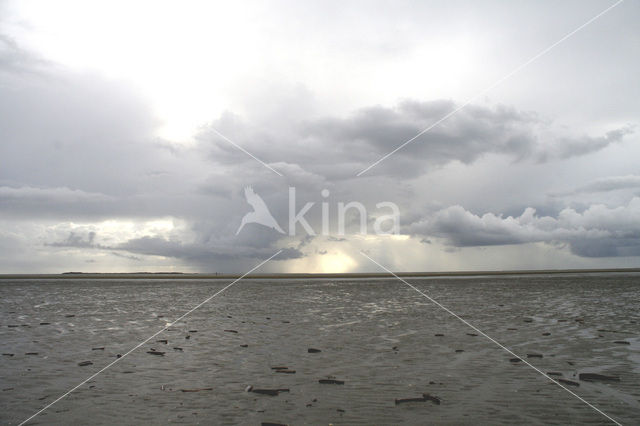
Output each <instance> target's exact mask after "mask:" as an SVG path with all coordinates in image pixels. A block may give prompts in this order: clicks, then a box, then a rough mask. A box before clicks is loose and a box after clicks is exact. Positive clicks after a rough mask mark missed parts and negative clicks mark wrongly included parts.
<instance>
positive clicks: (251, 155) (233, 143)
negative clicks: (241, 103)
mask: <svg viewBox="0 0 640 426" xmlns="http://www.w3.org/2000/svg"><path fill="white" fill-rule="evenodd" d="M210 128H211V130H213V131H214V133H215V134H216V135H218V136H220V137H221V138H222V139H224V140H225V141H227V142H229V143H230V144H231V145H233V146H235V147H236V148H238V149H239V150H240V151H242V152H244V153H245V154H247V155H248V156H249V157H251V158H253V159H254V160H256V161H257V162H258V163H260V164H262V165H263V166H265V167H266V168H267V169H269V170H271V171H272V172H273V173H275V174H277V175H278V176H282V173H280V172H279V171H277V170H276V169H274V168H273V167H271V166H270V165H268V164H267V163H265V162H264V161H262V160H261V159H259V158H258V157H256V156H255V155H253V154H252V153H250V152H249V151H247V150H246V149H244V148H243V147H241V146H240V145H238V144H237V143H235V142H234V141H232V140H231V139H229V138H228V137H226V136H225V135H223V134H222V133H220V132H219V131H218V130H217V129H215V128H214V127H210Z"/></svg>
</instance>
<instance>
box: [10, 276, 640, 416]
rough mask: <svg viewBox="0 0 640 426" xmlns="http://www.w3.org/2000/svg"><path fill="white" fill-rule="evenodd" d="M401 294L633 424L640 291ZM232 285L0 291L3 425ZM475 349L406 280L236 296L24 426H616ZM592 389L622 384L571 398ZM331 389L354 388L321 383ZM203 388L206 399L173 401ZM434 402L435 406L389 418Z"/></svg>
mask: <svg viewBox="0 0 640 426" xmlns="http://www.w3.org/2000/svg"><path fill="white" fill-rule="evenodd" d="M407 281H409V282H410V283H411V284H412V285H414V286H416V288H418V289H420V290H421V291H423V292H425V293H426V294H428V295H430V296H431V297H433V298H434V299H436V300H437V301H439V302H440V303H442V304H443V305H444V306H446V307H447V308H449V309H451V310H452V311H453V312H455V313H457V314H459V315H460V316H461V317H462V318H464V319H465V320H466V321H468V322H470V323H471V324H473V325H475V326H476V327H478V328H479V329H481V330H482V331H483V332H485V333H487V334H488V335H489V336H491V337H492V338H494V339H495V340H496V341H498V342H500V343H501V344H503V345H505V346H506V347H508V348H510V349H511V350H512V351H513V352H515V353H516V354H518V355H520V356H522V357H524V358H525V359H526V360H527V361H528V362H530V363H531V364H532V365H534V366H535V367H537V368H539V369H540V370H541V371H544V372H548V371H553V372H560V373H562V374H563V376H562V377H563V378H565V379H569V380H572V381H575V382H578V383H579V385H580V386H579V387H572V386H569V388H570V390H571V391H573V392H575V393H576V394H578V395H579V396H580V397H582V398H584V399H585V400H586V401H589V402H590V403H592V404H594V405H595V406H597V407H598V408H599V409H601V410H602V411H604V412H605V413H606V414H607V415H609V416H611V417H613V418H614V419H616V420H617V421H619V422H621V423H623V424H638V423H640V332H639V331H640V327H639V324H640V275H638V274H583V275H577V276H576V275H555V276H552V275H541V276H501V277H474V278H432V279H408V280H407ZM228 283H229V281H222V280H220V281H219V280H48V281H43V280H24V281H23V280H15V281H3V282H1V283H0V298H1V302H0V346H1V352H2V353H13V354H14V356H7V355H3V356H2V357H0V388H1V389H0V421H1V422H2V424H18V423H20V422H21V421H23V420H25V419H26V418H28V417H29V416H31V415H32V414H34V413H35V412H36V411H38V410H39V409H41V408H42V407H44V406H46V405H47V404H48V403H51V402H52V401H54V400H55V399H56V398H58V397H59V396H60V395H62V394H63V393H65V392H66V391H68V390H69V389H71V388H72V387H74V386H75V385H77V384H78V383H80V382H82V381H83V380H85V379H86V378H87V377H89V376H90V375H91V374H93V373H94V372H97V371H98V370H100V369H101V368H103V367H104V366H106V365H107V364H109V363H110V362H112V361H114V360H116V359H117V358H116V355H117V354H125V353H126V352H127V351H129V350H130V349H131V348H132V347H134V346H135V345H137V344H138V343H140V342H142V341H143V340H145V339H146V338H148V337H149V336H151V335H153V334H154V333H156V332H157V331H159V330H161V329H162V328H163V327H165V326H166V324H167V323H168V322H170V321H172V320H173V319H175V318H177V317H179V316H181V315H182V314H183V313H185V312H186V311H188V310H189V309H191V308H193V307H194V306H195V305H197V304H198V303H200V302H201V301H203V300H205V299H206V298H207V297H209V296H210V295H212V294H214V293H215V292H216V291H217V290H219V289H221V288H223V287H224V286H225V285H227V284H228ZM67 315H75V316H73V317H67ZM576 319H582V320H583V321H576ZM525 321H527V322H525ZM45 322H48V323H50V324H48V325H40V323H45ZM15 325H17V327H9V326H15ZM510 328H515V329H516V330H509V329H510ZM229 329H232V330H236V331H237V333H232V332H225V331H224V330H229ZM189 330H197V332H189ZM598 330H612V331H598ZM613 331H615V332H613ZM467 333H476V334H477V332H476V331H474V330H472V329H471V328H469V327H468V326H466V325H464V324H463V323H462V322H461V321H460V320H459V319H457V318H455V317H453V316H452V315H451V314H449V313H447V312H445V311H444V310H443V309H441V308H440V307H438V306H436V305H434V304H433V303H432V302H430V301H429V300H427V299H425V298H424V297H422V296H420V295H419V294H418V293H417V292H416V291H415V290H413V289H411V288H409V287H408V286H406V285H405V284H403V283H402V282H400V281H398V280H291V281H268V280H242V281H240V282H238V283H237V284H235V285H234V286H232V287H230V288H229V289H228V290H226V291H225V292H224V293H222V294H220V295H219V296H217V297H216V298H214V299H212V300H211V301H210V302H209V303H207V304H205V305H203V306H202V307H201V308H199V309H198V310H196V311H194V312H193V313H191V314H190V315H189V316H188V317H186V318H185V319H184V320H183V321H181V322H180V323H178V324H175V325H173V326H171V327H170V328H169V329H168V330H167V331H165V332H163V333H161V334H159V335H158V336H156V337H154V338H153V339H152V340H151V341H149V342H148V343H147V344H144V345H142V346H141V347H140V348H139V349H137V350H136V351H134V352H132V353H131V354H130V355H128V356H126V357H124V358H120V360H119V361H118V362H117V363H115V364H114V365H113V366H111V367H110V368H108V369H107V370H105V371H104V372H103V373H101V374H100V375H98V376H97V377H95V378H94V379H92V380H90V381H89V382H87V383H86V384H84V385H83V386H81V387H80V388H78V389H77V390H76V391H75V392H73V393H71V394H70V395H69V396H68V397H66V398H64V399H62V400H60V401H59V402H58V403H56V404H55V405H53V406H51V407H50V408H49V409H47V410H46V411H44V412H43V413H42V414H40V415H39V416H38V417H36V418H34V419H33V420H32V421H31V422H30V423H29V424H60V425H62V424H88V423H91V424H114V423H119V424H141V423H145V424H166V423H178V424H198V423H201V424H250V425H251V424H252V425H255V424H260V423H261V422H279V423H288V424H329V423H333V424H372V423H375V424H398V423H403V422H404V423H410V424H425V423H429V424H431V423H436V424H478V423H480V424H514V423H525V424H540V423H546V424H577V423H580V424H585V423H586V424H601V423H602V424H606V423H610V422H609V421H608V420H607V419H606V418H605V417H604V416H603V415H601V414H599V413H597V412H596V411H595V410H594V409H592V408H590V407H589V406H587V405H586V404H585V403H584V402H582V401H580V400H579V399H578V398H576V397H575V396H573V395H571V394H569V393H568V392H567V391H565V390H563V389H562V388H560V387H559V386H558V385H556V384H554V383H552V382H551V381H550V380H549V379H547V378H545V377H543V376H542V375H541V374H539V373H538V372H536V371H534V370H533V369H532V368H530V367H529V366H527V365H524V364H523V363H522V362H519V363H512V362H510V358H513V355H510V354H508V353H507V352H506V351H505V350H503V349H501V348H499V347H498V346H497V345H496V344H495V343H493V342H491V341H490V340H489V339H487V338H486V337H484V336H481V335H478V336H471V335H469V334H467ZM543 333H550V335H548V336H545V335H543ZM435 334H444V336H441V337H439V336H435ZM186 336H190V338H189V339H186V338H185V337H186ZM160 339H167V340H168V343H167V344H164V343H162V342H157V340H160ZM614 341H627V342H629V343H630V344H629V345H624V344H617V343H614ZM241 345H248V346H247V347H242V346H241ZM100 347H104V350H92V348H100ZM174 347H180V348H182V351H178V350H174V349H173V348H174ZM394 347H395V348H396V349H395V350H394ZM151 348H154V349H156V350H158V351H163V352H166V353H165V355H164V356H156V355H151V354H148V353H147V351H148V350H150V349H151ZM308 348H317V349H320V350H321V351H322V352H320V353H308V352H307V349H308ZM460 349H461V350H463V351H464V352H456V350H460ZM28 352H37V353H38V354H37V355H25V354H26V353H28ZM528 353H535V354H542V355H543V358H526V354H528ZM82 361H91V362H93V364H92V365H88V366H84V367H80V366H78V363H80V362H82ZM273 366H287V367H289V369H292V370H295V371H296V373H295V374H282V373H276V372H274V370H272V369H271V367H273ZM584 372H595V373H601V374H607V375H615V376H619V377H620V381H619V382H586V381H579V380H578V378H577V374H578V373H584ZM329 376H331V377H335V378H336V379H338V380H344V381H345V383H344V384H343V385H336V384H320V383H319V382H318V380H319V379H323V378H327V377H329ZM248 385H252V386H254V387H255V388H288V389H290V391H289V392H283V393H280V394H279V395H278V396H268V395H260V394H256V393H253V392H245V388H246V387H247V386H248ZM197 388H211V390H203V391H200V392H182V391H181V390H182V389H197ZM425 392H426V393H429V394H431V395H435V396H437V397H439V398H440V399H441V404H440V405H436V404H434V403H433V402H430V401H425V402H412V403H406V404H400V405H396V404H395V399H396V398H415V397H419V396H420V395H421V394H422V393H425Z"/></svg>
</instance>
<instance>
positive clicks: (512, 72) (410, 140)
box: [356, 0, 624, 176]
mask: <svg viewBox="0 0 640 426" xmlns="http://www.w3.org/2000/svg"><path fill="white" fill-rule="evenodd" d="M623 1H624V0H618V1H617V2H615V3H614V4H613V5H611V6H609V7H608V8H606V9H605V10H603V11H602V12H600V13H598V14H597V15H596V16H594V17H593V18H591V19H589V20H588V21H587V22H585V23H584V24H582V25H580V26H579V27H578V28H576V29H574V30H573V31H571V32H570V33H568V34H566V35H565V36H564V37H562V38H561V39H560V40H558V41H556V42H555V43H553V44H552V45H550V46H549V47H547V48H546V49H543V50H541V51H540V52H538V53H537V54H535V55H534V56H532V57H531V58H530V59H529V60H527V61H525V62H523V63H522V64H520V65H518V66H517V67H515V68H514V69H513V70H511V71H510V72H509V73H507V74H506V75H505V76H504V77H502V78H500V79H499V80H497V81H496V82H495V83H493V84H491V85H490V86H488V87H487V88H485V89H484V90H482V91H480V92H478V93H477V94H476V95H474V96H473V97H471V98H470V99H468V100H467V101H466V102H465V103H463V104H462V105H460V106H459V107H457V108H456V109H454V110H453V111H451V112H449V113H448V114H446V115H445V116H444V117H442V118H440V119H439V120H438V121H436V122H435V123H433V124H432V125H430V126H429V127H427V128H426V129H424V130H422V131H420V132H419V133H418V134H417V135H415V136H413V137H412V138H411V139H409V140H407V141H405V142H404V143H402V144H401V145H400V146H398V147H397V148H396V149H394V150H393V151H391V152H389V153H388V154H386V155H385V156H383V157H382V158H380V159H379V160H378V161H376V162H375V163H373V164H371V165H370V166H369V167H367V168H366V169H364V170H362V171H361V172H360V173H358V174H357V175H356V176H361V175H363V174H364V173H366V172H367V171H368V170H369V169H371V168H372V167H374V166H376V165H377V164H379V163H381V162H382V161H384V160H386V159H387V158H389V157H390V156H392V155H393V154H395V153H396V152H398V151H400V150H401V149H402V148H404V147H405V146H407V145H408V144H410V143H411V142H413V141H414V140H416V139H417V138H419V137H420V136H422V135H424V134H425V133H427V132H428V131H429V130H431V129H433V128H434V127H436V126H437V125H438V124H440V123H442V122H443V121H445V120H447V119H448V118H449V117H451V116H452V115H454V114H456V113H457V112H458V111H460V110H461V109H463V108H465V107H467V106H468V105H469V104H470V103H472V102H474V101H475V100H476V99H478V98H479V97H481V96H483V95H484V94H485V93H487V92H488V91H490V90H491V89H493V88H495V87H496V86H498V85H500V84H502V83H503V82H504V81H505V80H507V79H509V78H511V77H512V76H513V75H514V74H516V73H518V72H519V71H520V70H522V69H523V68H524V67H526V66H527V65H529V64H531V63H532V62H534V61H535V60H537V59H539V58H540V57H541V56H543V55H545V54H547V53H548V52H549V51H550V50H552V49H553V48H554V47H556V46H557V45H559V44H560V43H562V42H563V41H565V40H566V39H568V38H569V37H571V36H572V35H574V34H575V33H577V32H578V31H580V30H582V29H583V28H584V27H586V26H587V25H589V24H591V23H592V22H593V21H595V20H596V19H598V18H600V17H601V16H602V15H604V14H605V13H607V12H609V11H610V10H611V9H613V8H614V7H616V6H618V5H619V4H620V3H622V2H623Z"/></svg>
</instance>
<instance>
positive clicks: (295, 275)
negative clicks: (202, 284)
mask: <svg viewBox="0 0 640 426" xmlns="http://www.w3.org/2000/svg"><path fill="white" fill-rule="evenodd" d="M616 272H618V273H620V272H623V273H624V272H627V273H628V272H640V267H638V268H580V269H514V270H487V271H484V270H470V271H431V272H427V271H422V272H417V271H413V272H411V271H409V272H394V273H388V272H317V273H304V272H288V273H282V272H274V273H260V274H249V275H247V276H246V278H248V279H251V278H253V279H269V278H271V279H299V278H308V279H322V278H393V276H394V275H398V276H401V277H415V278H422V277H427V278H428V277H451V276H482V275H544V274H589V273H616ZM239 276H240V274H234V273H215V272H205V273H202V272H62V273H53V274H51V273H41V274H29V273H16V274H0V280H9V279H38V278H40V279H65V278H66V279H80V278H126V279H153V278H156V279H158V278H160V279H162V278H182V279H234V278H237V277H239Z"/></svg>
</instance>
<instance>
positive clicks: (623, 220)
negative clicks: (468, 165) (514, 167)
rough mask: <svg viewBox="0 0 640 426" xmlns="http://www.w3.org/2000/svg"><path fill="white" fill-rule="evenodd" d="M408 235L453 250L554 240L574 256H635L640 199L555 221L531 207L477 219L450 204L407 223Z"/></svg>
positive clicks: (639, 252)
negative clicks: (441, 243)
mask: <svg viewBox="0 0 640 426" xmlns="http://www.w3.org/2000/svg"><path fill="white" fill-rule="evenodd" d="M407 232H410V233H412V234H416V235H428V236H435V237H440V238H444V239H445V240H446V241H447V243H448V244H450V245H452V246H455V247H470V246H491V245H505V244H522V243H531V242H546V243H558V242H559V243H568V244H569V246H570V249H571V251H572V252H573V253H574V254H577V255H579V256H585V257H610V256H640V198H638V197H634V198H633V199H631V201H630V202H629V203H628V204H627V205H626V206H620V207H615V208H610V207H607V206H605V205H601V204H600V205H592V206H590V207H589V208H588V209H586V210H585V211H583V212H581V213H580V212H577V211H576V210H574V209H571V208H567V209H564V210H562V211H561V212H560V214H559V215H558V216H557V217H550V216H538V215H536V211H535V209H533V208H528V209H526V210H525V211H524V212H523V213H522V215H520V216H518V217H512V216H509V217H502V216H500V215H496V214H493V213H486V214H484V215H482V216H479V215H476V214H473V213H471V212H469V211H467V210H465V209H464V208H463V207H461V206H451V207H448V208H446V209H443V210H440V211H438V212H437V213H435V214H434V215H433V217H431V218H430V219H428V220H424V221H420V222H416V223H413V224H411V225H409V226H408V227H407Z"/></svg>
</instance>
